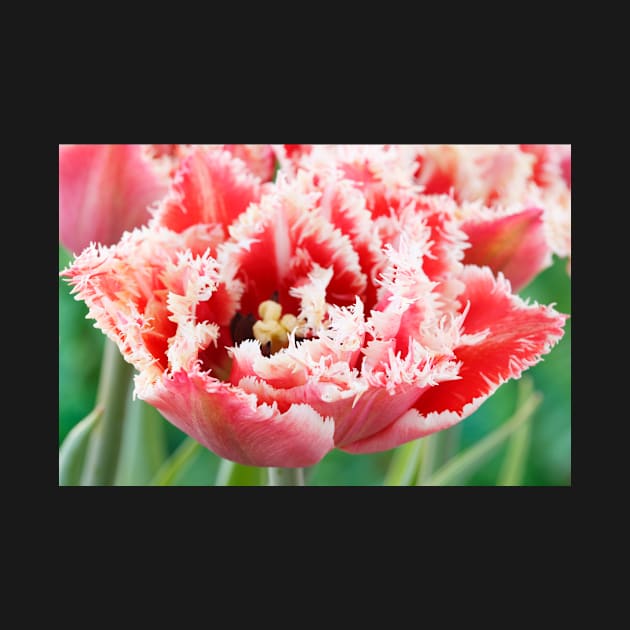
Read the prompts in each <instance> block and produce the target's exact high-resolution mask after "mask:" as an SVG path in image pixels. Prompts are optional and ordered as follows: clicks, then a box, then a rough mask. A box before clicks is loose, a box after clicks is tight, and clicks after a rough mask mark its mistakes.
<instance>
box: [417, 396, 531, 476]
mask: <svg viewBox="0 0 630 630" xmlns="http://www.w3.org/2000/svg"><path fill="white" fill-rule="evenodd" d="M541 400H542V397H541V396H540V394H538V393H537V392H534V393H532V394H531V395H530V396H529V398H527V400H526V401H525V402H524V403H523V404H521V405H520V407H519V408H518V409H517V411H516V413H515V414H514V415H513V416H512V417H511V418H510V419H509V420H508V421H507V422H505V423H504V424H503V425H501V426H500V427H499V428H498V429H496V430H495V431H493V432H492V433H491V434H490V435H488V436H486V437H485V438H484V439H483V440H481V441H480V442H478V443H477V444H475V445H474V446H472V447H471V448H469V449H468V450H467V451H465V452H464V453H462V454H461V455H458V456H457V457H454V458H453V459H451V460H450V461H449V462H448V463H446V464H445V465H444V466H442V468H440V469H439V470H438V471H437V472H436V473H435V474H434V475H432V476H431V477H430V479H428V480H427V481H426V482H425V484H423V485H427V486H447V485H452V484H455V483H458V482H459V480H461V479H462V478H463V477H465V476H467V475H470V474H472V473H473V472H474V471H475V470H477V469H478V468H479V467H480V466H481V465H482V464H483V463H484V462H485V461H486V460H487V459H488V457H490V456H491V455H492V453H493V452H494V451H495V450H496V449H497V448H498V447H499V446H501V444H502V443H503V442H504V441H505V440H507V438H509V437H510V436H511V435H513V434H514V432H515V431H517V430H518V429H519V428H520V427H521V426H523V424H525V423H526V422H527V421H528V419H529V418H530V416H531V415H532V414H533V413H534V411H535V410H536V408H537V407H538V405H540V402H541Z"/></svg>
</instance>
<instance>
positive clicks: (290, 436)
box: [138, 372, 334, 467]
mask: <svg viewBox="0 0 630 630" xmlns="http://www.w3.org/2000/svg"><path fill="white" fill-rule="evenodd" d="M138 395H139V397H140V398H142V399H143V400H146V401H147V402H148V403H149V404H151V405H154V406H155V407H156V408H157V409H158V410H159V411H160V412H161V413H162V414H163V415H164V417H165V418H167V419H168V420H169V421H170V422H172V423H173V424H174V425H175V426H176V427H178V428H179V429H181V430H182V431H184V432H185V433H186V434H188V435H190V436H191V437H192V438H193V439H195V440H197V441H198V442H199V443H201V444H203V445H204V446H205V447H206V448H208V449H210V450H211V451H213V452H214V453H216V454H217V455H219V456H220V457H224V458H226V459H229V460H231V461H235V462H238V463H240V464H245V465H249V466H283V467H303V466H312V465H313V464H316V463H317V462H318V461H319V460H321V459H322V457H324V455H326V453H328V452H329V451H330V450H331V449H332V448H333V447H334V443H333V431H334V424H333V422H332V421H331V420H330V419H326V420H325V419H324V418H322V416H320V415H319V414H318V413H317V412H316V411H314V410H313V409H312V408H311V407H309V406H308V405H304V404H297V405H291V406H290V407H289V408H288V409H287V410H286V411H285V412H284V413H280V411H279V409H278V407H277V406H276V405H267V404H264V403H263V404H258V403H257V400H256V397H255V396H253V395H250V394H244V393H243V392H241V391H240V390H238V389H237V388H234V387H232V386H231V385H229V384H227V383H222V382H219V381H217V380H215V379H212V378H208V377H206V376H205V375H203V374H199V373H195V372H193V373H190V374H187V373H186V372H178V373H176V374H174V375H172V377H168V376H164V377H163V378H162V379H161V380H159V381H158V382H156V383H155V384H154V385H152V386H149V387H147V388H146V389H145V390H144V391H142V392H139V393H138Z"/></svg>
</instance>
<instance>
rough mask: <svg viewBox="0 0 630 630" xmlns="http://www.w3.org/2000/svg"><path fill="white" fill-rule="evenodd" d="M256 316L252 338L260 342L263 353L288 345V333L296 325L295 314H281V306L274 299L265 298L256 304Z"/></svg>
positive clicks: (272, 351) (276, 350) (271, 352)
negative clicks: (257, 318)
mask: <svg viewBox="0 0 630 630" xmlns="http://www.w3.org/2000/svg"><path fill="white" fill-rule="evenodd" d="M258 316H259V317H260V319H259V320H258V321H256V322H255V323H254V325H253V327H252V333H253V335H254V338H255V339H257V340H258V341H259V342H260V345H261V346H262V348H263V354H274V353H275V352H278V350H280V349H281V348H286V347H287V346H288V345H289V333H290V332H292V331H293V330H294V329H295V328H296V327H297V325H298V320H297V317H296V316H295V315H291V314H290V313H287V314H285V315H282V306H281V305H280V304H278V302H275V301H274V300H265V301H264V302H261V303H260V305H259V306H258Z"/></svg>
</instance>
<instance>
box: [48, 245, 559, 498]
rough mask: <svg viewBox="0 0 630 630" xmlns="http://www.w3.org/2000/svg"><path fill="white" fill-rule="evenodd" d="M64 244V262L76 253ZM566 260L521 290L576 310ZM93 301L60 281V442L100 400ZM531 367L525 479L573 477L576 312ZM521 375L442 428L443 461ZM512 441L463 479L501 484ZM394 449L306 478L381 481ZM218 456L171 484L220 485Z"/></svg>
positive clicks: (495, 414)
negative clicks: (537, 397) (90, 311)
mask: <svg viewBox="0 0 630 630" xmlns="http://www.w3.org/2000/svg"><path fill="white" fill-rule="evenodd" d="M71 258H72V257H71V255H70V254H69V253H68V252H67V251H66V250H65V249H63V248H62V247H60V248H59V269H60V270H61V269H63V268H64V267H66V266H67V264H68V263H69V262H70V260H71ZM566 267H567V261H566V260H560V259H555V260H554V264H553V266H552V267H550V268H549V269H547V270H545V271H544V272H543V273H541V274H540V275H539V276H538V278H536V280H534V281H533V282H532V283H531V284H530V285H528V286H527V287H525V288H524V289H523V290H521V292H520V294H521V296H523V297H529V298H531V300H532V301H534V300H535V301H537V302H539V303H541V304H551V303H555V305H556V309H557V310H558V311H560V312H562V313H568V314H570V312H571V281H570V278H569V276H568V275H567V272H566ZM86 314H87V308H86V306H85V304H84V303H83V302H77V301H75V300H74V298H73V297H72V296H71V295H70V288H69V286H68V285H67V284H66V282H65V281H62V280H60V281H59V444H61V442H62V441H63V439H64V438H65V436H66V435H67V434H68V432H69V431H70V430H71V429H72V427H73V426H74V425H75V424H76V423H77V422H79V421H80V420H81V419H82V418H84V417H85V416H86V415H87V414H88V413H89V412H90V411H91V410H92V408H93V407H94V402H95V398H96V389H97V385H98V376H99V370H100V364H101V355H102V351H103V344H104V339H105V338H104V336H103V334H102V333H101V332H100V331H99V330H97V329H95V328H94V327H93V320H88V319H86V318H85V316H86ZM525 374H527V375H529V376H530V377H531V378H532V380H533V383H534V388H535V389H536V390H537V391H539V392H540V393H541V394H542V395H543V400H542V403H541V405H540V406H539V407H538V409H537V410H536V412H535V414H534V416H533V418H532V425H531V429H532V430H531V441H530V447H529V452H528V457H527V462H526V467H525V471H524V477H523V485H537V486H540V485H544V486H547V485H570V484H571V319H568V320H567V323H566V333H565V336H564V337H563V339H562V340H561V341H560V343H559V344H558V345H556V346H555V347H554V348H553V350H552V351H551V352H550V353H549V354H548V355H546V356H545V357H544V360H543V361H542V362H541V363H539V364H538V365H536V366H535V367H533V368H530V369H529V370H528V371H527V372H526V373H525ZM516 389H517V382H514V381H510V382H508V383H505V384H504V385H502V386H501V387H500V388H499V390H498V391H497V392H496V393H495V394H494V395H493V396H491V397H490V398H489V399H488V400H487V401H486V402H485V403H484V404H483V405H482V406H481V408H480V409H479V410H477V412H475V413H474V414H473V415H472V416H470V417H469V418H467V419H466V420H464V421H463V422H461V423H460V424H459V425H457V426H455V427H453V428H452V429H449V430H447V431H443V432H442V433H441V434H440V438H439V441H438V452H437V458H438V462H437V463H438V465H439V464H440V463H441V462H444V461H446V460H448V458H450V457H452V456H453V455H454V454H456V453H458V452H461V451H462V450H465V449H466V448H468V447H470V446H471V445H473V444H475V443H478V442H479V440H481V439H482V438H483V437H484V436H486V435H488V434H489V433H490V432H491V431H492V430H494V429H495V428H497V427H498V426H500V425H501V424H502V423H503V422H504V421H505V420H507V419H508V418H509V417H510V416H511V415H512V414H513V413H514V411H515V402H516ZM158 422H161V423H162V424H163V429H164V434H165V438H166V451H167V452H168V453H172V452H173V451H174V450H175V449H176V448H177V447H178V446H179V444H180V443H181V442H182V440H183V439H184V438H185V437H186V436H185V435H184V434H183V433H182V432H181V431H179V430H178V429H176V428H175V427H174V426H172V425H171V424H170V423H168V422H167V421H166V420H163V419H162V418H161V417H160V419H159V420H158ZM507 448H508V447H507V445H506V444H504V445H503V446H502V447H500V448H499V449H498V450H497V451H496V452H495V453H494V455H492V456H491V457H490V458H488V459H487V461H486V462H485V463H484V464H483V465H482V466H481V467H480V468H479V469H478V470H477V471H476V472H475V473H474V474H472V475H471V476H469V478H468V479H466V480H463V481H460V482H458V483H459V484H460V485H477V486H478V485H495V484H496V482H497V476H498V474H499V471H500V469H501V465H502V462H503V460H504V457H505V453H506V449H507ZM392 454H393V451H387V452H384V453H377V454H374V455H349V454H347V453H343V452H341V451H333V452H331V453H329V454H328V455H327V456H326V457H325V458H324V459H323V460H322V461H321V462H320V463H319V464H318V465H317V466H316V467H314V468H313V469H311V470H309V471H308V473H307V479H308V485H315V486H317V485H343V486H372V485H382V484H383V479H384V476H385V473H386V471H387V468H388V465H389V463H390V460H391V458H392ZM220 462H221V460H220V458H218V457H217V456H216V455H214V454H213V453H211V452H210V451H208V450H206V449H203V448H200V449H198V450H197V452H196V455H195V456H194V457H193V458H192V459H191V461H190V463H189V465H187V466H186V467H185V468H183V469H182V470H181V471H180V472H179V473H178V475H177V476H176V477H175V478H174V480H173V485H182V486H183V485H214V483H215V480H216V477H217V471H218V469H219V465H220ZM261 475H262V473H261V470H259V469H256V468H247V467H243V469H242V470H241V473H240V476H239V479H240V483H241V484H242V485H248V484H250V483H251V484H256V483H260V481H261V479H262V476H261Z"/></svg>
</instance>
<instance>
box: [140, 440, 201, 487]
mask: <svg viewBox="0 0 630 630" xmlns="http://www.w3.org/2000/svg"><path fill="white" fill-rule="evenodd" d="M202 448H203V447H202V446H201V444H199V442H196V441H195V440H193V439H192V438H186V439H185V440H183V441H182V443H181V444H180V445H179V446H178V448H177V450H176V451H175V452H174V453H173V454H172V455H171V456H170V457H169V458H168V459H167V460H166V461H165V462H164V463H163V464H162V466H161V467H160V469H159V470H158V472H157V473H156V475H155V477H154V478H153V480H152V481H151V484H150V485H152V486H171V485H173V482H174V481H175V479H176V478H177V476H178V475H180V474H181V473H182V472H183V471H184V469H185V468H186V467H187V466H189V465H190V464H191V463H192V461H193V460H194V458H195V457H196V456H197V455H198V453H199V452H200V451H201V449H202Z"/></svg>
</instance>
